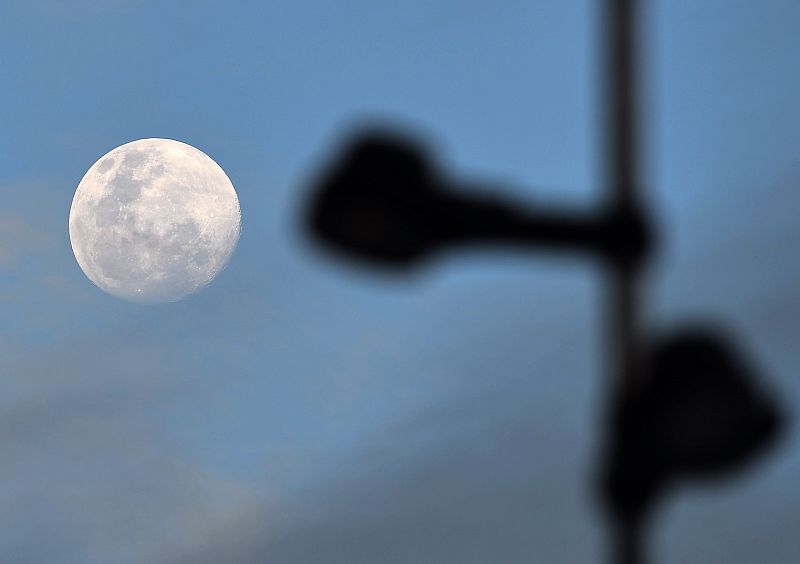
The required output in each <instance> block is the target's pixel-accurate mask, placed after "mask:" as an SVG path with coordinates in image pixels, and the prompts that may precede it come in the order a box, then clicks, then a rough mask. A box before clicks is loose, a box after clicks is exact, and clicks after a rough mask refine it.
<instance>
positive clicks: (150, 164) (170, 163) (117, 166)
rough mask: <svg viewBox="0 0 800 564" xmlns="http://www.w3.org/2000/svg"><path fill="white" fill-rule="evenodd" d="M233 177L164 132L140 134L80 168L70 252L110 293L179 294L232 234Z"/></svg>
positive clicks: (203, 277)
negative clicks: (86, 167) (160, 136)
mask: <svg viewBox="0 0 800 564" xmlns="http://www.w3.org/2000/svg"><path fill="white" fill-rule="evenodd" d="M240 231H241V212H240V209H239V199H238V198H237V196H236V191H235V190H234V188H233V184H232V183H231V181H230V179H229V178H228V177H227V175H226V174H225V172H224V171H223V170H222V168H220V167H219V165H217V163H215V162H214V161H213V160H212V159H211V157H209V156H208V155H206V154H205V153H203V152H202V151H200V150H198V149H195V148H194V147H192V146H191V145H187V144H185V143H181V142H179V141H173V140H171V139H141V140H139V141H133V142H131V143H127V144H125V145H121V146H120V147H117V148H116V149H113V150H112V151H110V152H108V153H106V154H105V155H103V156H102V157H100V159H99V160H98V161H97V162H96V163H94V164H93V165H92V167H91V168H90V169H89V170H88V171H87V172H86V174H85V175H84V177H83V179H82V180H81V182H80V184H79V185H78V189H77V190H76V191H75V197H74V198H73V200H72V208H71V209H70V213H69V237H70V242H71V243H72V251H73V252H74V253H75V258H76V259H77V261H78V264H79V265H80V267H81V269H82V270H83V272H84V273H85V274H86V276H87V277H88V278H89V280H91V281H92V282H93V283H94V284H95V285H96V286H97V287H99V288H100V289H101V290H104V291H105V292H108V293H109V294H111V295H112V296H116V297H118V298H122V299H124V300H129V301H133V302H141V303H159V302H170V301H176V300H179V299H181V298H183V297H185V296H187V295H189V294H191V293H193V292H196V291H198V290H199V289H201V288H203V287H205V286H206V285H208V284H209V283H210V282H211V281H212V280H214V278H215V277H216V276H217V275H218V274H219V273H220V271H221V270H222V269H223V268H224V267H225V265H226V264H227V262H228V260H229V259H230V257H231V254H232V253H233V250H234V248H235V247H236V243H237V241H238V240H239V234H240Z"/></svg>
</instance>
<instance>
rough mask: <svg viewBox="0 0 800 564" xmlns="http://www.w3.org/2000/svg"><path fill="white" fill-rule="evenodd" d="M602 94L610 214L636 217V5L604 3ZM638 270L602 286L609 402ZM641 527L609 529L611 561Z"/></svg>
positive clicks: (633, 543) (632, 371)
mask: <svg viewBox="0 0 800 564" xmlns="http://www.w3.org/2000/svg"><path fill="white" fill-rule="evenodd" d="M605 4H606V5H605V6H604V8H605V11H606V14H607V15H606V18H605V21H604V22H603V24H604V29H603V33H604V34H605V53H604V56H605V60H606V68H605V73H604V74H605V77H606V78H605V80H606V81H607V85H608V86H607V88H608V90H607V91H606V93H605V96H606V100H605V104H606V108H607V109H606V116H607V118H606V119H607V120H608V122H607V123H606V128H607V134H608V138H607V142H606V150H607V151H608V153H607V163H608V164H607V167H608V170H607V173H606V174H607V183H608V187H607V189H608V190H609V195H608V196H609V200H610V202H609V204H610V206H611V209H612V212H613V213H620V214H631V215H634V214H636V213H638V211H639V209H640V202H639V200H638V197H639V196H638V193H637V191H638V189H639V170H638V164H639V158H638V148H639V140H638V130H637V113H638V99H637V94H638V92H637V81H636V76H637V75H636V71H637V54H638V53H637V46H638V37H637V31H638V26H637V23H638V16H639V13H638V8H639V2H638V1H637V0H605ZM639 266H640V265H638V264H635V263H633V264H630V263H625V262H621V263H617V264H615V265H613V267H612V268H611V269H610V271H609V272H610V280H609V281H608V284H609V288H608V292H609V296H608V302H609V305H610V310H609V311H608V312H607V315H608V317H609V320H608V322H609V334H608V337H607V338H608V339H610V341H609V350H610V351H611V358H610V359H609V360H610V365H609V371H610V373H611V376H612V377H613V382H612V387H611V394H610V399H611V400H612V401H616V400H619V399H620V398H623V397H625V396H626V395H628V394H630V393H632V391H633V389H634V388H635V386H636V381H637V377H638V376H640V375H639V374H638V370H637V361H638V359H637V357H638V352H637V348H638V347H637V338H638V323H639V319H638V316H639V311H638V309H639V308H638V291H639V284H638V278H639V277H638V270H639ZM642 526H643V524H642V523H631V522H627V523H615V524H614V528H613V529H612V531H613V532H612V534H613V536H614V539H613V545H612V550H613V553H612V559H613V561H614V562H616V563H617V564H642V563H643V562H644V558H645V556H644V553H643V548H642V544H643V538H642V536H643V533H644V531H643V530H641V528H642Z"/></svg>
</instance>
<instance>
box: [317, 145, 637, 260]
mask: <svg viewBox="0 0 800 564" xmlns="http://www.w3.org/2000/svg"><path fill="white" fill-rule="evenodd" d="M421 146H422V145H421V144H419V143H417V142H414V141H412V140H411V139H409V138H407V137H402V136H400V135H396V134H390V133H386V132H377V131H376V132H367V133H362V134H361V135H360V136H358V137H357V138H355V139H354V140H353V141H352V142H351V143H350V144H349V145H347V146H346V147H345V150H344V152H343V154H342V155H341V156H340V157H339V158H338V159H337V160H335V161H334V162H333V164H332V165H331V166H330V167H329V168H327V169H325V170H323V172H322V174H321V175H320V177H319V178H318V180H317V182H316V183H315V185H314V187H313V192H312V201H311V205H310V207H309V215H308V222H309V226H310V228H311V233H312V234H313V235H314V236H315V238H316V239H317V241H319V242H321V243H323V244H324V245H325V246H327V247H330V248H333V249H336V250H338V251H339V252H342V253H344V254H347V255H350V256H352V257H355V258H358V259H360V260H363V261H366V262H368V263H372V264H376V265H380V266H388V267H396V268H406V267H410V266H414V265H416V264H418V263H419V261H420V260H422V259H424V258H427V257H429V256H430V255H431V254H433V253H435V252H438V251H441V250H443V249H446V248H454V247H463V246H465V245H469V244H476V243H477V244H493V243H494V244H504V245H507V246H509V245H510V246H517V247H535V248H537V249H545V250H547V249H550V250H558V251H560V252H564V251H569V252H577V253H583V254H588V255H591V256H600V257H602V258H606V259H608V258H610V259H612V260H614V261H623V262H624V261H631V262H633V261H637V260H639V258H640V257H641V256H643V254H644V253H645V252H646V251H647V249H648V248H649V246H650V233H649V231H648V230H647V227H646V224H645V222H644V221H643V220H642V219H641V218H640V217H639V215H638V214H636V213H634V212H633V211H631V212H630V213H620V212H619V211H614V212H609V213H592V214H588V213H573V212H565V211H563V210H539V209H530V208H526V207H524V206H522V205H520V204H519V202H514V201H510V200H502V199H500V198H499V197H498V196H496V195H489V191H488V190H487V191H484V192H485V193H483V194H481V193H480V191H476V190H474V189H473V190H465V189H463V187H460V186H457V185H454V184H453V183H451V182H449V181H448V179H447V178H446V177H445V176H444V175H443V174H441V172H440V171H439V170H438V168H437V167H436V166H435V164H434V163H432V162H431V161H430V160H429V159H428V158H427V157H426V155H425V154H424V152H423V150H422V149H421V148H420V147H421ZM495 193H496V191H495Z"/></svg>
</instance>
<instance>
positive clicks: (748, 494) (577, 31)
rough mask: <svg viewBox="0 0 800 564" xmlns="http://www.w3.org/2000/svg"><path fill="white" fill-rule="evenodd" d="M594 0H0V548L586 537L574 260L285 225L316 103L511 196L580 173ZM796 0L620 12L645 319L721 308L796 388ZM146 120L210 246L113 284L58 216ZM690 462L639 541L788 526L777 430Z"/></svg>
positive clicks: (588, 344)
mask: <svg viewBox="0 0 800 564" xmlns="http://www.w3.org/2000/svg"><path fill="white" fill-rule="evenodd" d="M597 4H598V3H596V2H589V1H588V0H583V1H572V0H570V1H566V0H538V1H536V2H522V1H513V2H511V1H509V2H501V3H496V2H495V3H493V2H481V3H479V2H474V1H469V2H465V1H463V0H458V1H456V0H438V1H435V2H430V1H427V2H423V1H418V0H413V1H411V0H409V1H407V2H387V1H381V2H376V1H374V0H369V1H367V0H342V1H338V2H323V1H320V0H315V1H311V0H292V1H280V2H278V1H270V2H256V1H251V2H242V1H233V0H225V1H222V0H219V1H214V2H212V1H204V0H195V1H192V2H188V1H185V2H164V1H159V2H156V1H155V0H152V1H148V0H109V1H100V0H72V1H70V2H62V1H56V0H41V1H38V2H30V1H21V0H7V1H5V2H3V5H2V7H0V53H2V58H1V59H0V60H1V61H2V62H1V63H0V72H2V84H3V88H2V90H0V124H2V127H3V135H2V137H0V186H2V190H3V195H4V197H3V202H2V205H0V303H1V304H2V312H3V313H2V315H0V500H2V504H3V507H4V508H5V510H4V511H3V512H2V515H0V560H2V561H3V562H26V563H30V564H37V563H52V562H59V563H61V564H73V563H76V564H77V563H80V564H86V563H104V564H105V563H109V562H113V563H118V564H129V563H130V564H132V563H142V562H147V563H154V564H183V563H187V564H188V563H193V564H198V563H200V564H205V563H206V562H207V563H208V564H218V563H220V562H226V563H227V562H229V563H232V564H251V563H252V564H256V563H263V562H269V563H275V564H300V563H311V562H314V563H317V562H325V563H331V564H340V563H341V564H344V563H348V564H352V563H365V564H372V563H377V562H380V563H383V564H398V563H411V562H413V563H431V564H441V563H446V562H458V563H462V564H470V563H475V564H485V563H488V562H503V563H506V562H508V563H517V562H519V563H522V562H526V563H527V562H543V563H548V562H600V561H601V560H602V559H601V555H602V554H603V546H604V542H605V536H604V533H605V531H604V528H603V524H602V521H601V520H600V518H599V515H598V514H597V511H596V509H595V507H594V505H593V500H592V498H591V492H590V488H589V480H588V478H589V476H590V474H591V470H592V463H593V461H594V460H595V458H594V457H595V454H596V448H597V445H598V431H597V425H596V419H597V417H598V415H599V413H600V410H601V406H600V404H599V400H600V397H601V391H602V390H603V374H602V373H601V372H600V370H599V368H598V367H599V366H600V361H601V360H602V358H601V354H600V353H601V342H602V340H601V335H600V333H599V331H598V329H599V328H600V327H601V321H602V318H601V309H602V308H601V303H600V301H599V299H600V298H601V297H602V293H601V284H600V282H601V280H600V278H599V277H598V275H597V274H598V273H597V272H596V271H594V270H592V269H591V268H590V267H589V266H588V265H582V264H579V263H576V262H558V261H553V260H536V259H535V258H530V257H522V256H519V255H510V254H509V255H505V256H504V255H495V254H490V253H481V254H472V255H469V256H466V255H464V256H454V257H448V258H447V259H446V260H443V261H440V262H438V263H437V264H435V265H433V266H431V267H430V268H427V269H425V270H423V271H420V272H418V273H416V274H415V275H412V276H410V277H406V278H401V279H389V278H388V277H386V276H380V275H376V274H375V273H373V272H371V271H368V270H361V269H355V268H350V267H345V266H343V265H340V264H338V263H336V262H335V261H334V260H333V259H331V258H330V257H326V256H324V255H323V254H320V253H319V252H318V251H317V250H316V249H314V248H312V247H310V246H309V245H308V244H307V243H306V242H305V241H304V240H303V238H302V236H301V232H300V229H299V227H298V221H297V219H298V217H299V214H300V213H301V209H302V203H303V197H304V195H305V188H306V186H307V183H308V179H309V178H310V177H311V175H312V174H313V172H314V171H315V170H316V167H317V166H318V165H319V164H320V163H322V162H323V161H324V159H325V158H326V156H328V155H329V154H330V152H331V151H332V150H333V149H334V148H335V147H336V142H337V140H339V139H340V138H341V135H343V134H344V133H346V132H347V131H348V128H349V127H351V126H352V125H353V124H354V123H357V122H358V121H359V120H365V119H376V118H380V119H386V120H389V121H391V122H393V123H397V124H402V125H403V126H404V127H412V128H414V129H415V130H417V131H419V132H421V133H423V134H425V135H428V137H429V139H430V141H431V143H432V144H433V145H434V146H436V147H437V148H438V149H440V151H439V156H440V158H441V160H442V162H443V163H444V164H445V166H446V167H447V168H448V170H450V171H451V172H452V173H453V174H454V175H458V176H463V177H465V178H478V179H497V180H498V181H499V182H500V184H501V185H503V186H506V187H507V189H508V190H509V191H512V192H515V193H517V194H521V195H524V196H525V197H528V198H531V199H532V200H533V201H536V200H540V201H545V202H548V203H563V204H565V205H568V204H570V203H572V204H574V205H577V206H588V205H590V204H591V203H592V202H594V201H596V199H597V198H598V197H600V196H601V189H600V188H601V186H600V184H601V183H600V182H599V172H600V167H599V166H598V164H599V161H598V158H599V156H600V155H601V151H600V150H599V149H600V147H599V146H598V142H599V141H600V140H601V139H602V137H601V132H600V130H599V129H598V127H597V126H598V124H599V120H598V119H597V115H596V110H597V109H598V88H597V85H598V81H597V78H598V69H597V66H596V63H597V62H598V61H599V56H600V54H599V53H598V50H597V45H598V43H597V40H598V31H599V23H598V18H597V12H596V10H595V9H594V8H596V6H597ZM798 24H800V3H798V2H797V1H796V0H765V1H762V2H753V1H752V0H751V1H747V2H745V1H744V0H707V1H701V2H698V1H696V0H669V1H667V0H662V1H660V2H652V3H650V9H649V10H648V14H647V26H646V32H647V36H648V41H647V43H648V45H647V48H648V50H647V57H646V60H647V63H648V64H649V68H648V70H647V85H646V94H647V117H648V130H647V134H646V140H647V152H646V154H647V161H648V162H647V165H648V166H647V179H648V184H649V185H648V187H647V188H648V191H647V194H648V198H649V202H650V204H651V205H652V206H653V208H654V209H657V210H658V212H659V213H660V222H661V225H662V228H663V229H664V230H665V233H666V235H665V237H664V249H663V254H662V260H661V262H659V264H658V265H657V267H656V268H654V269H653V272H652V284H651V287H650V289H651V301H650V307H649V309H650V314H651V319H652V320H653V322H654V323H656V324H657V325H658V326H664V325H668V324H669V323H670V322H675V321H680V320H683V319H686V318H687V317H688V318H692V319H697V318H702V319H710V320H712V321H715V322H719V323H722V324H725V325H726V326H727V327H729V328H730V329H732V330H733V331H734V332H735V333H736V334H737V335H738V336H739V337H740V338H741V340H742V342H743V343H744V344H745V345H746V348H747V349H748V350H749V352H750V353H751V354H752V355H753V356H754V358H755V359H756V360H757V361H758V364H759V365H760V366H762V367H763V370H764V373H765V378H766V379H767V381H768V382H769V383H770V384H771V385H772V386H773V387H774V388H775V389H776V390H778V391H779V393H780V394H781V396H782V397H783V398H784V400H785V401H786V403H787V405H788V406H789V407H790V408H791V407H792V406H794V405H795V404H796V403H797V402H798V401H800V387H798V384H797V380H796V374H797V371H798V368H800V362H799V361H798V360H799V359H798V352H797V335H798V334H800V288H799V285H800V264H799V263H798V250H797V241H798V240H800V223H799V222H798V220H797V214H798V210H800V152H798V148H799V147H800V112H798V110H797V100H800V79H799V78H798V76H799V75H798V56H799V55H800V34H798V33H797V29H798ZM143 137H167V138H174V139H178V140H181V141H184V142H186V143H189V144H191V145H194V146H196V147H198V148H199V149H201V150H203V151H204V152H206V153H207V154H209V155H210V156H211V157H212V158H214V159H215V160H216V161H217V162H218V163H219V164H220V165H221V166H222V167H223V168H224V169H225V171H226V172H227V174H228V176H229V177H230V178H231V180H232V181H233V183H234V185H235V187H236V189H237V192H238V194H239V198H240V201H241V207H242V215H243V232H242V238H241V241H240V244H239V248H238V250H237V252H236V254H235V256H234V258H233V260H232V261H231V264H230V266H229V267H228V269H227V270H226V271H225V272H224V273H223V274H222V275H221V276H220V277H219V278H218V279H217V281H216V282H215V283H214V284H212V285H211V286H210V287H209V288H208V289H206V290H204V291H203V292H202V293H200V294H198V295H196V296H194V297H191V298H189V299H186V300H184V301H181V302H179V303H175V304H169V305H161V306H149V307H145V306H139V305H134V304H128V303H125V302H122V301H119V300H116V299H114V298H112V297H110V296H107V295H105V294H103V293H102V292H101V291H100V290H98V289H96V288H95V287H94V286H92V285H91V283H90V282H89V281H88V280H87V279H86V278H85V276H84V275H83V274H82V272H81V271H80V269H79V267H78V265H77V263H76V262H75V260H74V257H73V255H72V252H71V249H70V246H69V237H68V233H67V216H68V213H69V206H70V203H71V199H72V195H73V193H74V190H75V188H76V187H77V184H78V182H79V181H80V179H81V177H82V175H83V173H84V172H85V171H86V169H88V167H89V166H91V164H92V163H94V162H95V160H96V159H97V158H98V157H100V156H101V155H102V154H104V153H106V152H107V151H109V150H110V149H112V148H114V147H116V146H118V145H121V144H123V143H126V142H128V141H132V140H134V139H139V138H143ZM755 470H757V471H755V472H752V473H748V474H746V475H743V476H742V477H740V478H737V479H736V480H734V481H732V482H731V483H729V484H725V485H720V486H718V487H715V488H713V489H708V490H706V489H697V488H693V489H686V490H683V492H682V493H681V494H680V495H678V496H677V497H675V498H673V499H672V500H671V501H670V503H669V504H668V506H667V508H666V510H665V511H664V513H663V514H662V515H661V519H660V520H659V522H658V528H657V529H656V531H655V534H654V538H653V543H654V546H655V548H656V553H657V554H658V556H659V560H658V562H703V563H704V564H714V563H726V564H739V563H741V564H745V563H747V564H752V563H753V562H759V563H760V564H773V563H774V564H777V563H787V562H794V561H795V559H796V557H797V554H799V553H800V537H798V536H797V534H796V531H797V527H798V525H800V483H798V476H800V445H798V444H797V443H796V441H794V440H793V436H792V434H791V433H789V436H788V437H787V438H786V440H785V442H784V443H783V445H782V448H781V449H780V450H779V451H776V452H775V453H773V456H770V457H769V458H768V459H766V460H764V461H763V462H762V463H759V464H758V466H757V468H755Z"/></svg>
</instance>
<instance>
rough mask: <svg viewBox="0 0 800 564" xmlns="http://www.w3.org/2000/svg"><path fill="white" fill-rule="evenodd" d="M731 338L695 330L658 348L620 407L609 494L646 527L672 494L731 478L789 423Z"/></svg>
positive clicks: (613, 506) (618, 509) (607, 477)
mask: <svg viewBox="0 0 800 564" xmlns="http://www.w3.org/2000/svg"><path fill="white" fill-rule="evenodd" d="M756 376H757V375H756V374H755V372H754V369H753V367H752V366H751V364H750V363H749V362H748V361H747V360H746V359H745V358H743V355H742V353H741V350H740V349H739V348H736V347H734V346H733V345H732V342H731V340H730V339H729V338H726V337H724V336H722V335H721V334H719V333H718V332H715V331H712V330H708V329H700V328H691V329H686V330H683V331H677V332H675V333H673V334H672V335H670V336H667V337H666V338H662V339H659V340H657V341H656V342H655V343H654V345H653V346H652V347H650V352H649V354H648V355H647V358H646V364H645V373H644V374H643V377H642V378H641V380H640V382H639V386H638V387H637V388H636V389H635V390H634V391H633V392H632V393H631V394H630V395H628V396H625V397H622V398H620V400H619V403H618V405H617V406H616V410H615V412H614V415H615V418H614V420H613V422H612V427H613V428H612V433H610V437H611V439H612V442H611V444H610V445H609V446H610V449H609V452H608V456H607V458H606V468H605V472H604V475H603V481H602V489H603V493H604V497H605V500H606V503H607V505H608V507H609V509H610V510H611V512H612V513H613V514H614V516H615V517H616V518H617V519H619V520H620V521H622V522H630V523H634V522H638V523H642V522H643V521H644V520H646V517H647V516H648V515H649V513H650V511H651V510H652V509H653V508H654V507H655V504H656V502H657V500H658V499H659V498H660V496H661V494H663V493H664V492H665V491H666V489H667V488H668V487H669V486H672V485H674V484H676V483H677V482H679V481H681V480H707V479H716V478H724V477H726V476H728V475H729V474H731V473H733V472H734V471H736V470H739V469H741V468H743V467H745V466H747V465H748V464H749V463H751V462H752V461H753V460H754V459H755V458H756V457H757V455H758V454H759V453H760V452H761V451H763V450H764V449H765V448H766V447H767V446H768V445H769V444H770V443H771V442H772V441H773V440H774V439H775V438H776V436H777V435H778V431H779V429H780V427H781V422H782V419H783V418H782V415H781V412H780V410H779V408H778V406H777V404H776V403H775V401H774V399H773V398H771V397H770V395H769V394H768V393H767V392H766V391H765V390H764V389H762V388H761V387H760V383H759V381H758V379H757V377H756Z"/></svg>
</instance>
